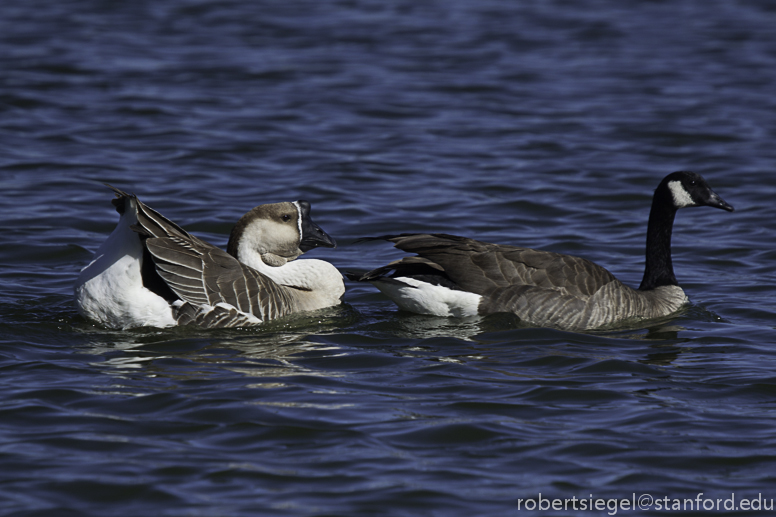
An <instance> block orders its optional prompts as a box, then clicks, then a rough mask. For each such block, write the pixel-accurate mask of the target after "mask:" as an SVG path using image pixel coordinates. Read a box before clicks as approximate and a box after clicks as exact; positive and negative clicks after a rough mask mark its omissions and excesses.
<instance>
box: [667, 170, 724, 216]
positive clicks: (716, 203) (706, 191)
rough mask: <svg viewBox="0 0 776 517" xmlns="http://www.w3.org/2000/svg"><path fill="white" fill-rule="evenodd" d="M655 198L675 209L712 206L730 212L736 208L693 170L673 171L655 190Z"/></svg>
mask: <svg viewBox="0 0 776 517" xmlns="http://www.w3.org/2000/svg"><path fill="white" fill-rule="evenodd" d="M655 198H656V199H658V198H660V199H661V200H662V201H663V203H664V204H666V205H672V206H673V208H674V209H679V208H686V207H690V206H711V207H714V208H721V209H722V210H726V211H728V212H732V211H733V210H734V209H733V207H732V206H730V205H729V204H728V203H726V202H725V200H724V199H722V198H721V197H719V195H718V194H717V193H716V192H714V191H713V190H711V187H710V186H709V184H708V183H706V180H705V179H703V176H701V175H700V174H698V173H695V172H691V171H678V172H673V173H671V174H669V175H668V176H666V177H665V178H663V181H662V182H660V185H658V187H657V190H656V191H655Z"/></svg>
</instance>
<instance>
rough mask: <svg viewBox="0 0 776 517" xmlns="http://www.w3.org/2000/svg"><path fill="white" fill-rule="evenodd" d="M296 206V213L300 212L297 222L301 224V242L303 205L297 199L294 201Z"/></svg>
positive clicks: (300, 237)
mask: <svg viewBox="0 0 776 517" xmlns="http://www.w3.org/2000/svg"><path fill="white" fill-rule="evenodd" d="M294 206H295V207H296V213H297V214H299V217H297V220H296V224H297V225H298V226H299V242H302V207H300V206H299V203H297V202H296V201H294Z"/></svg>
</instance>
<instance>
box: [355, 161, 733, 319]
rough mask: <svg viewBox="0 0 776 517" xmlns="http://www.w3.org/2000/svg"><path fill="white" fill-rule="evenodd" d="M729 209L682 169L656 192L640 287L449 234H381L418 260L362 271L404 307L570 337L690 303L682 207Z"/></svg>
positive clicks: (531, 252)
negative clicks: (681, 265)
mask: <svg viewBox="0 0 776 517" xmlns="http://www.w3.org/2000/svg"><path fill="white" fill-rule="evenodd" d="M691 206H711V207H715V208H720V209H722V210H726V211H728V212H732V211H733V207H732V206H730V205H729V204H728V203H726V202H725V201H724V200H722V198H720V197H719V196H718V195H717V194H716V193H715V192H714V191H713V190H712V189H711V187H709V185H708V183H707V182H706V180H704V179H703V177H702V176H701V175H700V174H696V173H694V172H690V171H678V172H674V173H671V174H669V175H668V176H666V177H665V178H664V179H663V180H662V181H661V182H660V184H659V185H658V187H657V189H656V190H655V194H654V197H653V198H652V208H651V210H650V214H649V223H648V226H647V248H646V266H645V270H644V277H643V280H642V282H641V285H640V286H639V288H638V289H633V288H631V287H628V286H626V285H624V284H623V283H622V282H620V281H619V280H617V279H616V278H615V277H614V275H612V274H611V273H610V272H609V271H607V270H606V269H604V268H603V267H601V266H599V265H597V264H595V263H593V262H591V261H589V260H587V259H584V258H581V257H575V256H571V255H564V254H560V253H553V252H549V251H541V250H535V249H529V248H521V247H517V246H509V245H504V244H491V243H487V242H480V241H477V240H474V239H469V238H465V237H458V236H455V235H447V234H409V233H404V234H399V235H383V236H381V237H372V238H367V239H362V240H386V241H389V242H392V243H394V247H396V248H398V249H400V250H402V251H405V252H407V253H414V254H415V256H410V257H404V258H402V259H400V260H397V261H394V262H391V263H390V264H388V265H386V266H383V267H379V268H377V269H374V270H372V271H369V272H367V273H365V274H356V273H346V276H347V277H348V278H349V279H351V280H354V281H358V282H371V283H372V284H373V285H374V286H375V287H377V288H378V289H379V290H380V291H381V292H383V293H384V294H385V295H386V296H387V297H388V298H390V299H391V300H392V301H393V302H394V303H396V305H398V306H399V308H400V309H403V310H406V311H410V312H415V313H419V314H428V315H434V316H447V317H471V316H484V315H487V314H492V313H498V312H506V313H510V312H511V313H514V314H516V315H517V316H518V318H519V319H520V320H521V322H523V323H525V324H528V325H533V326H540V327H553V328H558V329H564V330H592V329H597V328H601V327H606V326H611V325H614V324H619V323H622V322H623V321H626V320H644V319H652V318H658V317H663V316H667V315H670V314H672V313H674V312H676V311H677V310H679V309H680V308H681V307H682V306H683V305H685V304H686V303H688V301H689V300H688V298H687V296H686V295H685V293H684V291H683V290H682V288H681V287H679V285H678V283H677V281H676V277H675V276H674V269H673V265H672V263H671V232H672V229H673V224H674V216H675V215H676V211H677V210H678V209H679V208H685V207H691Z"/></svg>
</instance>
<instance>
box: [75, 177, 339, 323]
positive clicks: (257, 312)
mask: <svg viewBox="0 0 776 517" xmlns="http://www.w3.org/2000/svg"><path fill="white" fill-rule="evenodd" d="M107 186H108V187H109V188H111V189H112V190H113V191H114V192H115V193H116V198H115V199H113V204H114V205H115V207H116V211H118V213H119V214H121V217H120V219H119V224H118V226H117V227H116V229H115V230H114V231H113V233H112V234H111V235H110V237H108V240H106V241H105V242H104V243H103V244H102V246H100V248H99V249H98V250H97V252H96V253H95V255H94V259H93V260H92V262H91V263H90V264H89V265H87V266H86V267H85V268H84V269H83V270H82V271H81V274H80V275H79V276H78V280H77V281H76V285H75V298H76V305H77V306H78V310H79V312H80V313H81V314H82V315H83V316H84V317H86V318H88V319H91V320H94V321H97V322H99V323H101V324H103V325H105V326H107V327H112V328H123V329H126V328H131V327H139V326H153V327H170V326H175V325H197V326H201V327H238V326H240V327H242V326H251V325H257V324H260V323H262V322H264V321H267V320H272V319H275V318H279V317H281V316H285V315H288V314H293V313H296V312H301V311H310V310H315V309H321V308H323V307H329V306H332V305H337V304H339V303H340V302H341V298H342V295H343V294H344V292H345V285H344V282H343V279H342V275H340V273H339V271H337V269H336V268H335V267H334V266H332V265H331V264H329V263H328V262H324V261H322V260H298V261H294V259H296V258H297V257H298V256H299V255H301V254H302V253H304V252H306V251H308V250H310V249H312V248H315V247H317V246H325V247H328V248H333V247H335V246H336V243H335V242H334V239H332V238H331V237H329V236H328V235H327V234H326V232H324V231H323V230H322V229H321V228H320V227H319V226H318V225H316V224H315V223H313V221H312V219H310V204H309V203H308V202H307V201H295V202H293V203H291V202H286V203H275V204H268V205H260V206H257V207H256V208H254V209H252V210H251V211H249V212H248V213H247V214H245V215H244V216H242V218H241V219H240V220H239V221H238V222H237V224H236V225H235V227H234V229H233V230H232V233H231V235H230V236H229V244H228V247H227V252H224V251H223V250H221V249H220V248H217V247H215V246H213V245H212V244H209V243H207V242H205V241H203V240H200V239H198V238H197V237H194V236H193V235H191V234H189V233H188V232H186V231H185V230H184V229H183V228H181V227H180V226H178V225H177V224H175V223H173V222H172V221H170V220H169V219H167V218H166V217H164V216H163V215H161V214H160V213H159V212H157V211H156V210H154V209H152V208H150V207H148V206H146V205H145V204H143V203H142V202H140V200H139V199H138V198H137V197H136V196H135V195H133V194H127V193H126V192H123V191H121V190H119V189H117V188H114V187H111V186H110V185H107Z"/></svg>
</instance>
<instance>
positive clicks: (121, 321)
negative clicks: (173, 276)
mask: <svg viewBox="0 0 776 517" xmlns="http://www.w3.org/2000/svg"><path fill="white" fill-rule="evenodd" d="M135 223H137V213H136V212H135V204H134V201H133V202H132V206H129V203H128V204H127V207H126V210H125V211H124V214H122V216H121V219H120V220H119V224H118V226H117V227H116V229H115V230H113V233H111V234H110V237H108V240H106V241H105V242H104V243H103V244H102V246H100V248H99V249H98V250H97V253H95V254H94V259H92V262H91V263H90V264H89V265H88V266H86V267H85V268H84V269H83V270H82V271H81V274H80V275H79V276H78V280H77V281H76V284H75V299H76V305H77V306H78V311H79V312H80V313H81V315H83V316H84V317H86V318H89V319H92V320H95V321H98V322H100V323H101V324H103V325H105V326H107V327H112V328H130V327H139V326H151V327H170V326H173V325H175V319H173V317H172V310H171V309H170V305H169V304H168V303H167V301H166V300H165V299H164V298H162V297H161V296H157V295H156V294H154V293H152V292H151V291H149V290H148V289H146V288H145V287H143V280H142V277H141V275H140V265H141V260H142V257H143V246H142V244H141V242H140V237H139V236H138V235H137V234H136V233H135V232H133V231H132V229H131V228H130V227H129V226H130V225H131V224H135Z"/></svg>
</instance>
